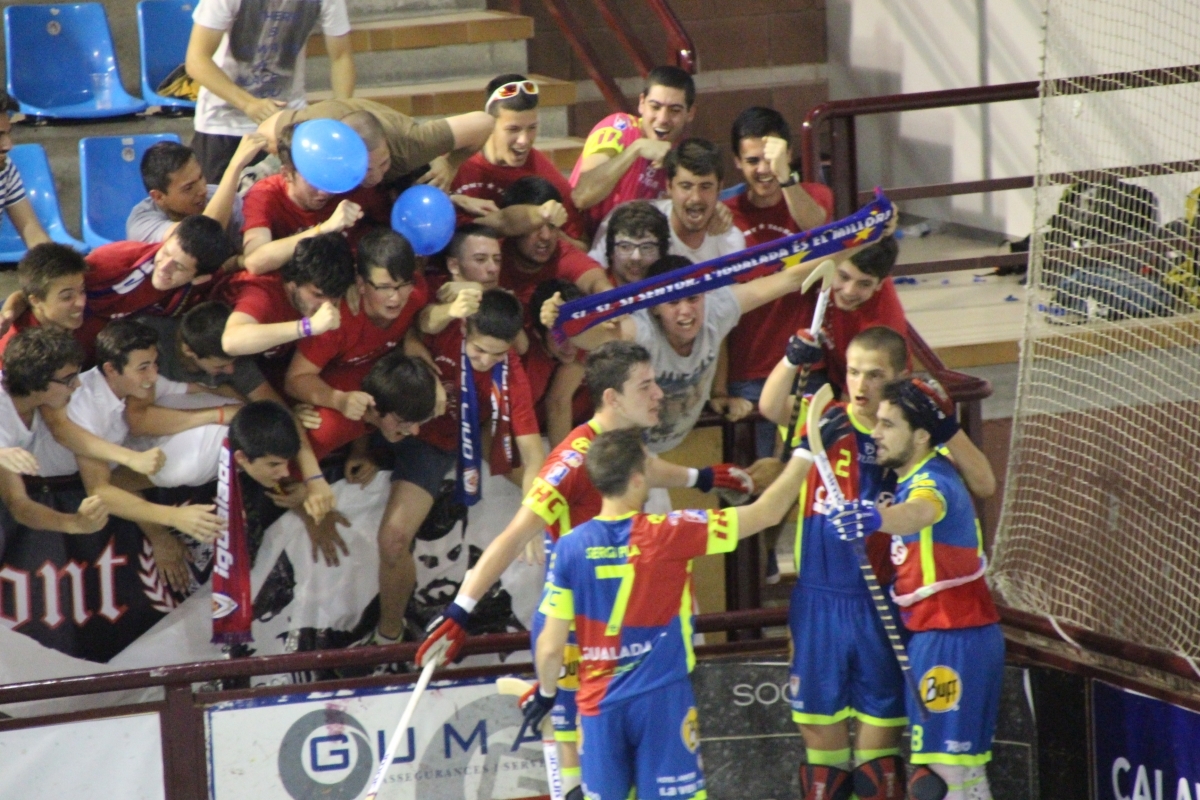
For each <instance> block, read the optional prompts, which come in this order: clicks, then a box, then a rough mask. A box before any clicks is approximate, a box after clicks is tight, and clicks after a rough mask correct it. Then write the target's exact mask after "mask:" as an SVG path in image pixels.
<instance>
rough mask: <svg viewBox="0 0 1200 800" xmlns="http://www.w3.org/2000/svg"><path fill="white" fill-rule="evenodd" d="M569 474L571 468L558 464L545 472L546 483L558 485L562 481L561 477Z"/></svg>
mask: <svg viewBox="0 0 1200 800" xmlns="http://www.w3.org/2000/svg"><path fill="white" fill-rule="evenodd" d="M570 474H571V468H570V467H566V466H563V465H562V464H559V465H558V466H557V467H555V468H554V469H552V470H550V471H549V472H547V473H546V483H548V484H550V485H551V486H558V485H559V484H560V483H562V482H563V478H565V477H567V476H568V475H570Z"/></svg>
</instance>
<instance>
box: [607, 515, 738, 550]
mask: <svg viewBox="0 0 1200 800" xmlns="http://www.w3.org/2000/svg"><path fill="white" fill-rule="evenodd" d="M635 540H636V543H637V545H638V547H640V548H641V549H642V552H643V554H644V556H645V555H652V556H653V557H656V558H665V559H678V560H681V561H682V560H687V559H690V558H696V557H697V556H703V555H708V554H710V553H730V552H733V550H735V549H736V548H737V543H738V515H737V509H734V508H725V509H721V510H719V511H718V510H715V509H714V510H704V509H685V510H683V511H672V512H671V513H670V514H667V515H666V516H663V515H661V514H649V515H639V516H638V517H637V518H636V519H635V521H634V524H633V531H631V532H630V543H631V544H632V543H633V542H634V541H635Z"/></svg>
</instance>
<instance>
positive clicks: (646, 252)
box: [613, 242, 659, 258]
mask: <svg viewBox="0 0 1200 800" xmlns="http://www.w3.org/2000/svg"><path fill="white" fill-rule="evenodd" d="M613 250H615V251H617V252H618V253H620V254H621V255H623V256H625V257H626V258H628V257H629V256H631V255H633V254H634V251H637V252H638V253H640V254H641V256H642V258H657V257H658V253H659V246H658V242H642V243H640V244H639V243H638V242H615V243H614V244H613Z"/></svg>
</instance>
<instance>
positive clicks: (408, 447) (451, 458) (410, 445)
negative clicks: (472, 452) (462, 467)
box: [391, 436, 458, 498]
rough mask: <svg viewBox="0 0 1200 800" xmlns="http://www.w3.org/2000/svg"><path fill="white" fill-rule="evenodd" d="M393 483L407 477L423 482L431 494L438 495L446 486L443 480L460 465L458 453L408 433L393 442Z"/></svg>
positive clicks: (419, 484)
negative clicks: (443, 486)
mask: <svg viewBox="0 0 1200 800" xmlns="http://www.w3.org/2000/svg"><path fill="white" fill-rule="evenodd" d="M391 448H392V456H393V462H392V483H395V482H396V481H407V482H408V483H411V484H413V485H414V486H420V487H421V488H422V489H424V490H425V491H426V492H428V493H429V496H430V497H433V498H436V497H437V496H438V494H440V493H441V490H442V481H444V480H446V478H447V477H453V476H451V475H450V472H451V470H453V469H454V468H455V467H456V466H457V465H458V454H457V453H452V452H450V451H448V450H442V449H441V448H439V447H434V446H433V445H431V444H430V443H429V442H426V441H424V440H422V439H418V438H417V437H415V436H405V437H404V438H403V439H401V440H400V441H398V442H396V443H395V444H393V445H391Z"/></svg>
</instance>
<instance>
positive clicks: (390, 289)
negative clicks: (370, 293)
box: [363, 278, 413, 297]
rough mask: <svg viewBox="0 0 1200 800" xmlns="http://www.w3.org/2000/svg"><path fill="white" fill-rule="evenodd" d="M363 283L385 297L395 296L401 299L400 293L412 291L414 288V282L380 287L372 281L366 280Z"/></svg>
mask: <svg viewBox="0 0 1200 800" xmlns="http://www.w3.org/2000/svg"><path fill="white" fill-rule="evenodd" d="M363 283H365V284H366V285H367V286H370V287H371V288H372V289H374V290H375V291H377V292H379V293H380V294H382V295H383V296H384V297H393V296H395V297H399V296H400V293H401V292H403V291H404V290H405V289H411V288H412V287H413V282H412V281H408V282H407V283H399V284H396V285H395V286H379V285H378V284H374V283H372V282H371V281H369V280H367V279H365V278H364V279H363Z"/></svg>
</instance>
